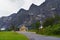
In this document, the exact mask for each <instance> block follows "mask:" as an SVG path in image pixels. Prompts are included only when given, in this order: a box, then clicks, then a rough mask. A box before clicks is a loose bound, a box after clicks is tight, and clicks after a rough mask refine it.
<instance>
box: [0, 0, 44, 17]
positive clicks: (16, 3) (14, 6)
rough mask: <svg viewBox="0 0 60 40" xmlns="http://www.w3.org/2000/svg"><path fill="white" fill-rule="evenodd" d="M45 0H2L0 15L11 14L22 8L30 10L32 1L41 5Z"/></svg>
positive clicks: (0, 2)
mask: <svg viewBox="0 0 60 40" xmlns="http://www.w3.org/2000/svg"><path fill="white" fill-rule="evenodd" d="M44 1H45V0H0V16H7V15H10V14H12V13H15V12H17V11H18V10H19V9H21V8H23V9H26V10H28V9H29V7H30V6H31V4H32V3H34V4H35V5H40V4H41V3H43V2H44ZM1 13H2V14H1Z"/></svg>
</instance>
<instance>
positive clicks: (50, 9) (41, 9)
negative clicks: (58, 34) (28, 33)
mask: <svg viewBox="0 0 60 40" xmlns="http://www.w3.org/2000/svg"><path fill="white" fill-rule="evenodd" d="M56 14H57V15H60V0H46V1H45V2H44V3H43V4H41V5H40V6H37V5H34V4H32V5H31V7H30V9H29V10H24V9H20V10H19V11H18V12H17V13H14V14H11V15H10V16H8V17H2V18H0V28H1V27H5V28H7V27H10V26H11V24H13V25H15V26H19V25H21V24H24V23H25V24H26V25H29V24H31V23H33V22H35V21H36V20H37V19H36V18H37V16H38V15H40V16H41V17H40V18H42V20H43V19H45V18H47V17H54V15H56ZM40 18H38V20H40Z"/></svg>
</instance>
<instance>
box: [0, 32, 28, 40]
mask: <svg viewBox="0 0 60 40" xmlns="http://www.w3.org/2000/svg"><path fill="white" fill-rule="evenodd" d="M0 40H28V38H27V37H26V36H24V35H22V34H18V33H16V32H0Z"/></svg>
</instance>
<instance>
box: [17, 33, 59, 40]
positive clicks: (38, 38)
mask: <svg viewBox="0 0 60 40" xmlns="http://www.w3.org/2000/svg"><path fill="white" fill-rule="evenodd" d="M18 33H21V34H24V35H26V36H27V37H28V38H29V39H30V40H60V38H56V37H51V36H42V35H38V34H35V33H32V32H18Z"/></svg>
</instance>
